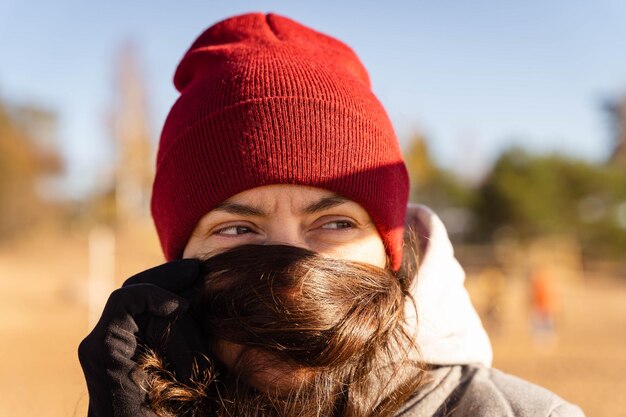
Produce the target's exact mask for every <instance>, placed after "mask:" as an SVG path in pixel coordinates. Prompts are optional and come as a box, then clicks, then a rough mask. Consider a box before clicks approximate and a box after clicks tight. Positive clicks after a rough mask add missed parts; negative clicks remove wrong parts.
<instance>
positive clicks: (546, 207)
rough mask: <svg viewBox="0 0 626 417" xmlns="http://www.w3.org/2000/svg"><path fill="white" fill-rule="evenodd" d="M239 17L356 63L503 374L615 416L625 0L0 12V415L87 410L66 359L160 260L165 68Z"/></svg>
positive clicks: (625, 300)
mask: <svg viewBox="0 0 626 417" xmlns="http://www.w3.org/2000/svg"><path fill="white" fill-rule="evenodd" d="M247 11H265V12H267V11H275V12H278V13H280V14H284V15H287V16H289V17H292V18H294V19H296V20H299V21H301V22H303V23H305V24H307V25H309V26H312V27H314V28H316V29H318V30H321V31H323V32H327V33H329V34H331V35H333V36H336V37H338V38H339V39H341V40H343V41H345V42H346V43H348V44H349V45H350V46H352V47H353V49H355V51H356V52H357V53H358V54H359V55H360V57H361V58H362V60H363V62H364V64H365V66H366V67H367V68H368V69H369V71H370V75H371V79H372V83H373V86H374V91H375V92H376V94H377V95H378V97H379V98H380V100H381V101H382V102H383V104H384V105H385V107H386V108H387V110H388V112H389V114H390V116H391V118H392V120H393V122H394V125H395V127H396V130H397V133H398V136H399V137H400V140H401V143H402V146H403V150H404V152H405V156H406V161H407V165H408V167H409V170H410V172H411V179H412V184H413V185H412V190H411V199H412V200H413V201H415V202H419V203H423V204H427V205H429V206H431V207H432V208H434V209H435V211H436V212H438V213H439V214H440V215H441V217H442V219H443V220H444V223H445V224H446V225H447V227H448V229H449V231H450V234H451V237H452V239H453V242H454V244H455V247H456V251H457V255H458V257H459V259H460V260H461V262H462V264H463V266H464V267H465V269H466V271H467V275H468V278H467V286H468V288H469V289H470V292H471V295H472V298H473V299H474V302H475V304H476V306H477V308H478V309H479V312H480V314H481V316H482V318H483V320H484V323H485V325H486V327H487V328H488V330H489V332H490V335H491V338H492V342H493V345H494V350H495V361H494V364H495V366H497V367H499V368H502V369H503V370H505V371H508V372H511V373H515V374H517V375H520V376H522V377H524V378H526V379H529V380H531V381H533V382H536V383H538V384H541V385H544V386H546V387H548V388H550V389H551V390H553V391H555V392H556V393H558V394H560V395H561V396H563V397H565V398H567V399H568V400H570V401H572V402H575V403H578V404H580V405H581V406H582V407H583V408H584V409H585V411H586V412H587V415H589V416H617V415H626V414H625V412H624V408H625V406H626V402H625V400H624V396H623V393H624V392H626V378H625V377H626V3H624V2H622V1H619V0H613V1H611V0H599V1H596V2H582V1H572V0H568V1H565V0H555V1H551V2H545V1H536V0H530V1H526V2H502V1H494V0H476V1H472V2H452V1H446V0H443V1H410V2H409V1H397V2H393V3H390V2H382V3H381V2H375V1H365V0H360V1H358V2H357V1H352V0H350V1H348V0H346V1H341V2H338V1H334V2H331V1H323V0H322V1H317V2H308V3H305V2H285V1H283V2H281V1H256V2H250V1H235V0H232V1H228V2H217V1H202V2H201V1H186V2H179V3H176V4H174V3H173V2H167V1H163V0H154V1H151V2H139V1H125V2H122V1H119V0H112V1H109V2H99V3H94V2H81V1H78V0H76V1H69V0H60V1H57V2H44V1H41V0H33V1H29V2H22V1H18V0H0V357H2V358H3V363H2V365H0V391H1V392H2V395H1V396H0V415H3V416H4V415H6V416H9V415H10V416H67V415H77V416H81V415H86V407H87V401H88V398H87V390H86V387H85V384H84V380H83V377H82V373H81V371H80V367H79V365H78V361H77V357H76V348H77V345H78V343H79V342H80V340H81V339H82V338H83V337H84V336H85V335H86V334H87V332H88V331H89V330H90V329H91V327H92V326H93V324H94V323H95V320H97V318H98V317H99V314H100V311H101V309H102V306H103V303H104V301H105V300H106V297H107V295H108V294H109V292H110V291H111V290H112V289H114V288H116V287H118V286H119V285H120V284H121V282H123V280H124V279H125V278H126V277H128V276H130V275H132V274H134V273H136V272H139V271H141V270H143V269H145V268H148V267H150V266H153V265H156V264H158V263H161V262H162V261H163V257H162V254H161V252H160V248H159V244H158V241H157V239H156V236H155V232H154V229H153V225H152V221H151V219H150V214H149V198H150V185H151V179H152V175H153V170H154V159H155V151H156V144H157V142H158V135H159V131H160V127H161V124H162V122H163V120H164V118H165V116H166V114H167V111H168V109H169V107H170V106H171V105H172V103H173V102H174V100H175V99H176V97H177V93H176V91H175V90H174V87H173V85H172V82H171V79H172V77H173V74H174V70H175V68H176V65H177V63H178V61H179V60H180V58H181V57H182V55H183V53H184V52H185V50H186V49H187V48H188V47H189V46H190V44H191V42H192V41H193V39H195V37H196V36H197V35H199V34H200V32H201V31H202V30H203V29H205V28H206V27H208V26H209V25H211V24H212V23H214V22H216V21H218V20H221V19H223V18H225V17H228V16H230V15H233V14H237V13H243V12H247Z"/></svg>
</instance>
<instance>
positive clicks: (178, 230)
mask: <svg viewBox="0 0 626 417" xmlns="http://www.w3.org/2000/svg"><path fill="white" fill-rule="evenodd" d="M174 84H175V85H176V88H177V89H178V91H180V93H181V96H180V98H179V99H178V101H177V102H176V104H174V106H173V107H172V109H171V111H170V113H169V115H168V117H167V120H166V122H165V126H164V127H163V132H162V134H161V141H160V144H159V151H158V156H157V169H156V177H155V180H154V188H153V193H152V215H153V217H154V222H155V224H156V228H157V232H158V234H159V238H160V240H161V245H162V247H163V251H164V253H165V256H166V258H167V259H168V260H169V259H175V258H179V257H181V256H182V253H183V250H184V248H185V245H186V244H187V241H188V240H189V237H190V236H191V233H192V232H193V230H194V228H195V226H196V224H197V223H198V221H199V220H200V218H201V217H202V216H204V215H205V214H206V213H207V212H209V211H210V210H212V209H213V208H214V207H215V206H216V205H217V204H219V203H221V202H223V201H224V200H226V199H228V198H230V197H232V196H233V195H235V194H237V193H240V192H242V191H245V190H248V189H251V188H255V187H259V186H263V185H269V184H301V185H307V186H312V187H317V188H322V189H326V190H330V191H333V192H336V193H338V194H341V195H343V196H345V197H347V198H349V199H351V200H353V201H356V202H357V203H359V204H361V205H362V206H363V207H364V208H365V210H367V212H368V213H369V215H370V216H371V218H372V220H373V221H374V223H375V225H376V227H377V229H378V231H379V233H380V235H381V237H382V240H383V242H384V244H385V248H386V250H387V254H388V255H389V259H390V261H391V267H392V269H394V270H396V269H398V268H399V266H400V263H401V259H402V238H403V225H404V215H405V210H406V203H407V198H408V175H407V172H406V168H405V166H404V163H403V161H402V155H401V153H400V148H399V144H398V141H397V139H396V136H395V133H394V131H393V127H392V126H391V123H390V121H389V118H388V117H387V114H386V113H385V110H384V109H383V107H382V106H381V104H380V103H379V101H378V100H377V99H376V97H375V96H374V94H373V93H372V91H371V88H370V83H369V77H368V75H367V72H366V70H365V68H364V67H363V65H362V64H361V62H360V61H359V59H358V57H357V56H356V55H355V54H354V52H353V51H352V50H351V49H350V48H349V47H348V46H346V45H345V44H343V43H341V42H340V41H338V40H336V39H334V38H331V37H329V36H326V35H324V34H321V33H319V32H316V31H314V30H312V29H309V28H307V27H305V26H303V25H301V24H299V23H297V22H295V21H293V20H290V19H287V18H285V17H282V16H278V15H275V14H268V15H265V14H261V13H257V14H247V15H243V16H236V17H232V18H230V19H227V20H224V21H222V22H220V23H217V24H215V25H214V26H212V27H210V28H209V29H207V30H206V31H205V32H204V33H203V34H202V35H200V37H199V38H198V39H197V40H196V41H195V42H194V43H193V45H192V46H191V48H190V49H189V51H187V53H186V54H185V56H184V57H183V59H182V61H181V62H180V64H179V65H178V69H177V70H176V75H175V76H174Z"/></svg>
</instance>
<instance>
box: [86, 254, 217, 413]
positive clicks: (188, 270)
mask: <svg viewBox="0 0 626 417" xmlns="http://www.w3.org/2000/svg"><path fill="white" fill-rule="evenodd" d="M199 268H200V263H199V261H198V260H195V259H183V260H178V261H174V262H170V263H166V264H164V265H161V266H158V267H156V268H152V269H149V270H147V271H145V272H142V273H140V274H138V275H135V276H134V277H132V278H130V279H128V280H127V281H126V282H125V283H124V285H123V286H122V288H120V289H118V290H116V291H114V292H113V293H112V294H111V296H110V297H109V300H108V301H107V304H106V306H105V307H104V311H103V313H102V317H101V318H100V320H99V321H98V323H97V324H96V326H95V328H94V329H93V330H92V331H91V333H89V335H88V336H87V337H86V338H85V339H84V340H83V341H82V342H81V344H80V346H79V347H78V357H79V359H80V364H81V366H82V368H83V372H84V374H85V379H86V380H87V389H88V391H89V414H88V415H89V417H113V416H115V417H121V416H124V417H140V416H154V413H152V412H151V411H150V409H149V408H147V407H145V404H144V401H145V392H144V391H142V389H141V387H140V386H139V384H138V381H136V376H137V373H136V359H137V355H138V354H139V353H140V352H141V349H142V345H143V346H147V347H150V348H154V349H155V350H157V352H159V354H160V355H161V356H163V357H164V359H165V362H166V364H167V365H168V369H169V370H171V371H173V372H175V373H176V376H177V378H178V379H179V380H182V381H185V380H188V379H189V377H190V376H191V372H192V366H193V363H194V360H196V359H200V358H202V355H203V353H205V352H206V340H205V338H203V336H202V331H201V325H200V323H199V322H198V320H197V318H196V317H194V315H193V314H192V312H191V311H190V307H189V306H190V303H189V300H190V299H191V297H192V296H193V292H194V284H196V283H197V282H198V280H199V279H200V276H199Z"/></svg>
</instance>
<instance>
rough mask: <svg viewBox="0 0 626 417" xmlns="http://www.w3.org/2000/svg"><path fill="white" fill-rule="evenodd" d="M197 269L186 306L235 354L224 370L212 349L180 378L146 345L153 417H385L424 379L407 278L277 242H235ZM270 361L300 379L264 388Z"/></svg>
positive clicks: (146, 384) (142, 367)
mask: <svg viewBox="0 0 626 417" xmlns="http://www.w3.org/2000/svg"><path fill="white" fill-rule="evenodd" d="M202 270H203V273H204V277H205V278H204V280H203V282H202V285H201V288H200V289H199V293H198V297H197V298H196V299H195V300H194V302H193V305H194V308H196V309H197V311H199V312H200V315H201V317H202V322H203V325H204V326H205V331H206V333H207V336H208V337H209V339H210V340H211V341H213V342H214V341H216V340H222V341H226V342H228V343H231V344H236V345H239V346H242V350H241V352H240V353H239V354H238V355H237V358H236V361H235V363H234V364H229V367H228V368H226V367H225V366H224V364H223V363H221V362H220V361H219V359H218V358H217V356H216V355H214V354H210V355H209V356H208V365H207V366H206V369H204V370H202V371H198V372H196V375H195V377H194V378H192V380H191V381H190V382H186V383H184V382H181V381H179V380H177V379H176V375H174V374H173V373H172V372H170V371H168V370H167V368H166V364H164V363H163V362H162V360H161V359H160V357H159V355H158V354H157V353H155V352H154V351H149V352H148V354H146V355H144V356H143V358H142V360H141V361H140V370H141V371H142V372H143V373H144V387H145V389H146V392H147V400H148V403H149V405H150V407H151V408H152V409H153V411H155V413H156V414H157V415H158V416H209V415H210V416H238V417H242V416H281V417H283V416H303V417H304V416H311V417H313V416H324V417H328V416H338V417H339V416H350V417H357V416H376V417H384V416H391V415H393V414H394V413H395V412H396V411H397V410H398V409H399V408H400V407H401V406H402V404H404V403H405V401H406V400H407V399H408V398H409V397H410V396H411V395H412V394H414V393H415V391H416V390H417V388H418V386H419V385H420V383H421V379H422V374H423V368H422V366H421V364H420V363H419V362H418V361H417V360H416V359H415V358H416V355H415V352H416V347H415V346H414V343H413V341H412V339H411V337H410V335H409V334H408V333H407V329H406V326H405V320H404V314H405V313H404V311H405V310H404V309H405V303H406V301H407V299H410V294H409V292H408V288H409V287H410V285H411V281H412V278H410V277H412V276H413V274H410V273H406V274H404V276H398V275H397V274H394V273H393V272H391V271H390V270H388V269H381V268H378V267H375V266H372V265H369V264H365V263H358V262H350V261H344V260H337V259H331V258H326V257H323V256H320V255H317V254H315V253H313V252H310V251H308V250H306V249H302V248H297V247H292V246H282V245H275V246H258V245H247V246H241V247H237V248H234V249H231V250H228V251H227V252H224V253H221V254H219V255H216V256H213V257H211V258H209V259H207V260H206V261H204V262H203V263H202ZM267 368H270V369H274V370H276V369H278V370H279V372H281V371H283V372H286V373H291V374H293V375H300V377H298V378H292V380H291V382H290V384H289V389H287V390H284V389H274V388H273V383H272V382H268V381H265V382H263V383H264V384H265V387H266V389H263V387H259V384H258V383H256V384H255V383H254V378H255V375H259V373H262V372H264V370H266V369H267ZM285 369H287V371H284V370H285Z"/></svg>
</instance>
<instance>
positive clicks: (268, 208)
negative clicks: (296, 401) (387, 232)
mask: <svg viewBox="0 0 626 417" xmlns="http://www.w3.org/2000/svg"><path fill="white" fill-rule="evenodd" d="M245 244H261V245H271V244H283V245H292V246H299V247H302V248H305V249H308V250H311V251H313V252H317V253H319V254H322V255H325V256H329V257H333V258H338V259H345V260H351V261H360V262H365V263H369V264H372V265H375V266H378V267H380V268H384V267H385V266H386V264H387V255H386V252H385V247H384V245H383V242H382V240H381V238H380V235H379V234H378V231H377V229H376V227H375V226H374V223H373V222H372V219H371V218H370V216H369V214H368V213H367V211H365V209H364V208H363V207H361V206H360V205H359V204H357V203H355V202H354V201H351V200H348V199H346V198H344V197H341V196H339V195H337V194H335V193H332V192H330V191H326V190H322V189H318V188H312V187H306V186H302V185H268V186H264V187H258V188H253V189H251V190H247V191H244V192H242V193H239V194H237V195H234V196H233V197H231V198H229V199H228V200H226V201H224V202H223V203H221V204H220V205H218V206H217V207H216V208H214V209H213V210H211V211H210V212H208V213H207V214H205V215H204V217H202V218H201V219H200V221H199V222H198V224H197V225H196V228H195V230H194V231H193V233H192V235H191V237H190V238H189V241H188V242H187V246H186V247H185V250H184V252H183V257H185V258H207V257H210V256H212V255H215V254H217V253H219V252H223V251H224V250H226V249H229V248H232V247H234V246H238V245H245ZM242 351H243V347H242V346H241V345H238V344H235V343H231V342H228V341H226V340H222V339H218V340H216V341H214V344H213V352H214V353H215V354H216V355H217V357H218V358H219V359H220V360H221V361H222V362H223V363H225V364H226V365H227V366H229V367H233V366H235V363H236V362H237V358H238V357H239V355H240V354H241V353H242ZM253 353H254V358H255V359H254V360H256V361H257V362H258V363H259V364H264V365H263V366H260V367H259V368H260V369H261V371H259V372H257V373H256V374H252V375H250V381H249V382H250V383H251V384H252V385H254V386H255V387H257V389H262V390H267V389H278V390H279V391H282V390H285V392H287V391H288V390H289V389H290V388H291V387H292V386H293V385H294V384H295V383H297V382H298V381H302V379H303V378H306V376H305V374H303V373H302V372H303V371H302V370H298V369H295V368H292V367H291V366H290V365H288V364H281V363H279V362H277V361H276V359H275V358H271V357H270V356H268V355H269V354H267V353H265V352H262V351H259V350H256V349H253ZM268 363H272V365H271V366H267V364H268Z"/></svg>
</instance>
